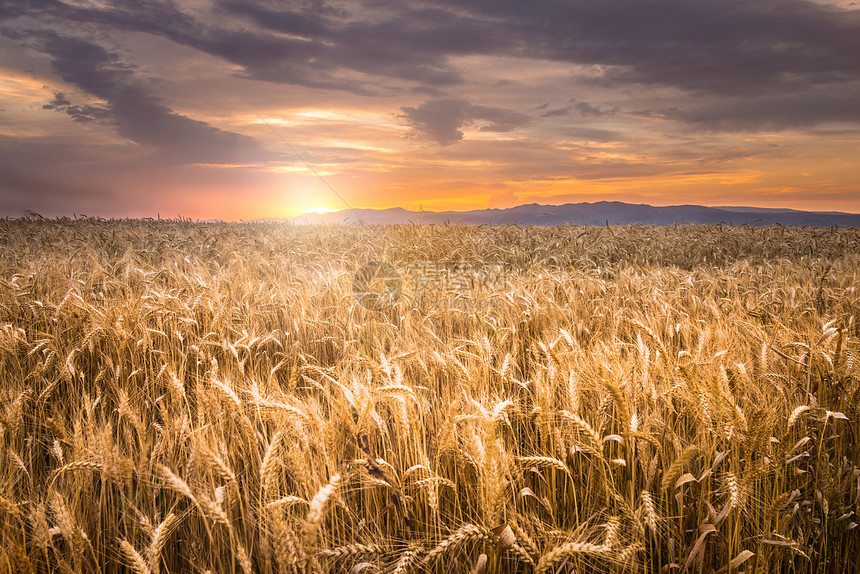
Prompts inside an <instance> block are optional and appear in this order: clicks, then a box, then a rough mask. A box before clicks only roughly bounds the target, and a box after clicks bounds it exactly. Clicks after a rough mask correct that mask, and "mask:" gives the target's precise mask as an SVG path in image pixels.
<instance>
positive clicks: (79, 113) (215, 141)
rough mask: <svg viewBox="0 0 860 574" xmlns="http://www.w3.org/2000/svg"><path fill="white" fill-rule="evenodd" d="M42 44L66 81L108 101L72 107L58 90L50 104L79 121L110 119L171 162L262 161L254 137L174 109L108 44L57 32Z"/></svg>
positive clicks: (124, 133)
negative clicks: (139, 77)
mask: <svg viewBox="0 0 860 574" xmlns="http://www.w3.org/2000/svg"><path fill="white" fill-rule="evenodd" d="M41 46H42V50H44V52H45V53H47V54H49V55H50V56H51V58H52V65H53V67H54V69H55V70H56V72H57V73H58V74H59V75H60V77H61V78H63V80H65V81H66V82H68V83H70V84H74V85H76V86H78V87H79V88H81V89H82V90H84V91H86V92H88V93H90V94H92V95H94V96H97V97H99V98H101V99H103V100H105V101H106V102H107V106H106V107H104V108H100V107H94V106H70V105H68V104H61V103H60V101H58V100H62V101H67V100H66V99H65V97H62V98H60V97H59V96H61V95H62V94H57V95H56V96H55V98H54V101H53V102H51V103H50V104H48V105H49V106H53V107H54V108H55V109H61V110H62V111H65V112H66V113H68V114H69V115H70V116H72V117H73V118H75V119H77V120H79V121H87V120H91V119H94V118H100V119H106V120H109V121H110V122H112V123H113V124H114V125H115V126H116V128H117V130H118V131H119V133H120V134H121V135H122V136H124V137H126V138H128V139H130V140H132V141H134V142H136V143H139V144H142V145H145V146H149V147H151V148H152V149H153V150H156V151H157V152H159V153H160V154H161V155H162V156H163V157H164V158H165V159H167V160H168V161H169V162H171V163H177V164H178V163H195V162H204V163H230V162H239V161H243V160H250V159H251V158H253V159H255V160H257V161H259V160H260V158H261V153H262V150H261V149H260V147H259V145H258V144H257V143H256V142H255V141H254V140H253V139H252V138H249V137H247V136H243V135H240V134H235V133H231V132H226V131H223V130H220V129H217V128H215V127H213V126H210V125H209V124H206V123H205V122H201V121H197V120H193V119H191V118H188V117H186V116H183V115H180V114H177V113H174V112H173V111H172V110H171V109H170V108H168V107H167V106H165V105H164V104H163V103H162V102H161V100H160V99H159V98H158V97H157V96H156V95H154V94H153V93H151V91H150V90H148V89H147V88H146V87H144V86H143V85H142V84H141V83H140V82H139V81H138V80H137V79H136V78H135V74H134V70H133V69H132V68H130V67H129V66H127V65H125V64H123V63H121V62H120V61H119V58H118V56H117V55H116V54H112V53H110V52H108V51H107V50H105V49H104V48H103V47H101V46H99V45H97V44H93V43H91V42H88V41H85V40H80V39H77V38H71V37H67V36H60V35H57V34H53V33H45V34H44V35H43V37H42V39H41ZM263 155H265V154H263Z"/></svg>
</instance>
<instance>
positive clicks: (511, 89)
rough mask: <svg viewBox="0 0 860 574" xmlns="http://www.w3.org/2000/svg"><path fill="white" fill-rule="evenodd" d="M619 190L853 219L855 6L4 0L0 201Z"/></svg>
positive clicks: (445, 205)
mask: <svg viewBox="0 0 860 574" xmlns="http://www.w3.org/2000/svg"><path fill="white" fill-rule="evenodd" d="M309 166H310V167H309ZM314 172H316V173H314ZM323 180H324V181H323ZM339 196H340V197H339ZM341 198H342V200H341ZM601 200H610V201H628V202H634V203H650V204H652V205H677V204H687V203H696V204H703V205H749V206H761V207H791V208H798V209H811V210H820V211H824V210H827V211H849V212H860V4H858V3H857V2H849V1H837V0H826V1H825V0H816V1H812V0H802V1H801V0H713V1H710V2H704V1H692V0H546V1H543V0H476V1H471V2H462V1H460V0H412V1H404V0H399V1H395V0H374V1H366V2H360V1H332V2H327V1H316V0H306V1H275V0H250V1H239V0H189V1H183V0H176V1H161V0H141V1H135V2H107V1H102V0H66V1H63V2H61V1H55V0H0V216H13V217H15V216H20V215H22V214H23V213H24V212H25V210H33V211H35V212H38V213H40V214H42V215H44V216H48V217H54V216H61V215H68V216H72V215H73V214H78V215H80V214H86V215H90V216H101V217H156V216H158V215H160V216H161V217H176V216H183V217H190V218H193V219H214V218H220V219H225V220H240V219H243V220H249V219H256V218H280V217H292V216H296V215H299V214H301V213H303V212H306V211H309V210H315V209H344V208H346V207H347V205H348V206H351V207H354V208H385V207H394V206H400V207H405V208H407V209H414V210H418V209H419V208H423V209H425V210H434V211H439V210H465V209H482V208H487V207H499V208H504V207H511V206H514V205H520V204H524V203H548V204H561V203H570V202H581V201H601Z"/></svg>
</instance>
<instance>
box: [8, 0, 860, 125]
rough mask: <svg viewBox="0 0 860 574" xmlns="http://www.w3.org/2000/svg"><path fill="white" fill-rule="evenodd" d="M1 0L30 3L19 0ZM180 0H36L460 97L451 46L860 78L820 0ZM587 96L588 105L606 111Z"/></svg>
mask: <svg viewBox="0 0 860 574" xmlns="http://www.w3.org/2000/svg"><path fill="white" fill-rule="evenodd" d="M2 6H3V8H2V10H5V11H6V12H7V13H8V14H9V15H13V16H14V15H20V14H23V13H24V11H23V9H22V8H20V7H19V4H17V3H12V2H7V3H5V4H3V5H2ZM180 6H181V5H179V4H176V3H173V2H160V1H156V0H148V1H144V2H135V3H124V4H119V5H113V6H109V7H105V8H76V7H72V6H70V5H64V4H58V3H55V2H49V1H44V2H35V1H32V0H31V2H30V3H29V5H28V10H29V12H28V13H29V14H32V15H37V14H38V13H39V12H42V13H44V14H47V15H53V16H56V17H58V18H62V19H69V20H76V21H80V22H87V23H97V24H101V25H103V26H105V27H106V28H108V29H118V30H132V31H141V32H147V33H151V34H156V35H160V36H163V37H166V38H169V39H170V40H172V41H174V42H178V43H180V44H183V45H187V46H191V47H193V48H195V49H198V50H201V51H204V52H206V53H208V54H212V55H215V56H218V57H221V58H223V59H225V60H228V61H230V62H232V63H234V64H236V65H238V66H241V68H242V72H241V74H242V75H244V76H246V77H249V78H255V79H260V80H266V81H273V82H284V83H290V84H298V85H304V86H309V87H316V88H325V89H337V90H347V91H350V92H352V93H358V94H367V95H371V94H379V93H391V92H390V90H392V89H393V88H392V87H391V86H390V85H387V84H385V83H384V82H379V81H377V80H375V79H374V78H390V79H396V80H401V81H406V82H412V83H414V84H416V86H415V88H413V89H419V90H423V91H424V92H426V93H433V91H434V90H448V91H447V92H446V93H447V94H448V97H451V94H452V90H453V91H454V92H455V91H456V86H458V85H459V84H461V83H462V82H463V81H464V78H463V71H462V70H458V69H457V68H456V66H455V65H454V64H453V63H452V58H454V57H460V56H469V55H493V56H513V57H520V58H522V57H525V58H536V59H545V60H552V61H557V62H569V63H571V64H576V65H587V66H592V67H593V68H592V71H591V72H589V73H583V75H582V76H581V77H580V78H579V80H580V81H582V82H586V83H590V84H592V85H596V86H604V87H615V86H622V87H623V86H630V85H636V84H640V85H657V86H670V87H675V88H678V89H680V90H684V91H687V92H693V93H696V94H710V95H717V96H729V97H731V96H738V95H742V96H745V97H747V96H750V95H763V94H777V93H779V94H804V93H807V91H808V88H809V87H810V86H816V85H838V84H844V83H848V82H852V81H857V80H860V10H852V11H844V10H836V9H834V8H830V7H826V6H822V5H819V4H816V3H814V2H811V1H809V0H755V1H748V0H721V1H720V2H689V1H685V0H605V1H601V2H595V1H593V0H555V1H549V0H547V1H543V2H538V3H535V2H530V1H526V0H509V1H508V2H492V1H478V2H470V3H465V4H464V3H461V2H459V1H455V0H425V1H420V0H419V1H416V2H409V3H404V2H399V1H398V2H395V1H393V0H377V1H375V2H364V3H362V2H348V1H346V2H343V1H342V2H323V1H318V0H308V1H296V2H289V3H278V2H263V1H256V2H239V1H238V0H220V1H218V2H216V4H215V8H214V10H213V11H211V12H208V13H196V12H192V11H189V10H185V11H183V10H182V9H181V7H180ZM437 93H439V92H437ZM453 95H454V96H456V94H455V93H454V94H453ZM586 105H590V106H592V108H593V109H592V108H586V107H585V106H586ZM575 107H576V108H577V109H578V111H579V112H580V114H582V115H585V116H591V117H600V113H601V112H603V113H605V110H602V109H601V108H600V107H599V106H595V105H594V104H584V103H579V104H577V105H576V106H575ZM763 112H764V113H765V114H767V110H763ZM558 113H559V114H560V113H561V112H558ZM778 116H779V114H777V117H775V118H774V120H775V122H774V123H779V122H778V120H779V117H778ZM678 119H682V120H683V116H678ZM852 121H853V120H852ZM454 131H455V132H456V128H455V130H454ZM450 134H451V131H450V130H448V135H449V136H450Z"/></svg>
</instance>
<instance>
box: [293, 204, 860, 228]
mask: <svg viewBox="0 0 860 574" xmlns="http://www.w3.org/2000/svg"><path fill="white" fill-rule="evenodd" d="M289 221H291V222H293V223H296V224H305V223H307V224H312V223H361V222H364V223H410V222H411V223H435V224H444V223H468V224H475V225H482V224H489V225H502V224H506V223H517V224H520V225H562V224H565V223H573V224H579V225H604V224H606V223H607V222H608V223H610V224H616V225H625V224H633V223H642V224H645V225H674V224H676V223H678V224H681V223H704V224H714V225H716V224H720V223H722V224H726V225H745V224H746V225H752V226H764V225H775V224H780V225H790V226H804V225H805V226H809V227H832V226H834V225H835V226H838V227H860V214H855V213H841V212H833V211H798V210H795V209H769V208H762V207H734V206H727V207H705V206H703V205H672V206H668V207H655V206H653V205H646V204H639V205H637V204H631V203H622V202H618V201H598V202H596V203H567V204H564V205H540V204H537V203H530V204H527V205H519V206H516V207H511V208H508V209H477V210H473V211H409V210H407V209H403V208H402V207H393V208H390V209H355V210H352V209H344V210H341V211H336V212H330V213H308V214H305V215H301V216H299V217H296V218H293V219H291V220H289Z"/></svg>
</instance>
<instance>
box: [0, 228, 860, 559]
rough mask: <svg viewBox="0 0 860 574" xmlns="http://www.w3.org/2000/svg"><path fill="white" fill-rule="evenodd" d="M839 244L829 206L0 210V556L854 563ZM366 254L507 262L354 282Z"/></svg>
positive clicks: (853, 256) (844, 272)
mask: <svg viewBox="0 0 860 574" xmlns="http://www.w3.org/2000/svg"><path fill="white" fill-rule="evenodd" d="M858 254H860V230H850V229H792V228H785V227H768V228H750V227H724V226H714V227H709V226H676V227H665V228H653V227H643V226H630V227H616V226H604V227H578V226H563V227H551V228H534V227H519V226H512V225H508V226H501V227H486V226H480V227H469V226H457V225H450V226H437V227H434V226H422V225H396V226H379V227H368V226H319V227H310V226H308V227H302V226H291V225H284V224H275V223H253V224H220V223H205V224H204V223H193V222H190V221H184V220H178V221H103V220H94V219H80V220H52V221H33V220H3V221H0V271H2V273H0V533H2V541H0V572H25V573H29V572H64V573H66V572H68V573H89V572H97V573H110V572H134V573H136V574H159V573H168V572H172V573H177V574H178V573H183V572H190V573H203V572H211V573H244V574H250V573H252V572H260V573H278V572H285V573H299V572H307V573H323V572H326V573H327V572H345V573H347V572H348V573H352V574H358V573H362V572H363V573H364V574H371V573H374V572H385V573H396V574H406V573H424V572H438V573H442V572H444V573H455V572H472V573H480V572H484V573H487V574H495V573H501V572H522V573H539V574H544V573H551V572H552V573H555V572H558V573H574V572H575V573H585V572H619V573H620V572H631V573H637V572H655V573H656V572H669V573H671V572H719V573H726V574H728V573H730V572H745V573H751V572H761V573H769V572H777V573H789V572H790V573H794V572H857V571H860V539H858V529H857V512H858V503H860V498H858V497H860V456H858V446H857V436H856V433H857V429H856V426H857V422H858V415H860V413H858V391H860V345H858V338H859V337H860V321H858V319H860V292H858V290H857V286H858V270H860V255H858ZM369 261H385V262H388V263H389V264H390V265H392V266H393V267H394V268H396V269H398V270H403V271H402V274H403V277H404V279H408V271H407V270H408V269H409V268H410V266H414V265H415V264H416V263H418V262H427V261H430V262H451V261H464V262H494V263H501V264H503V265H504V266H505V269H506V273H505V284H504V285H503V286H501V287H495V288H493V289H490V290H486V291H485V292H483V293H482V294H481V295H480V297H479V298H478V299H474V300H471V301H470V300H469V299H468V297H466V296H462V294H459V295H461V297H460V298H459V299H457V300H458V301H460V302H465V304H463V305H451V306H447V307H445V308H442V307H432V306H430V307H427V306H416V305H414V304H413V302H414V300H415V296H416V294H417V291H418V290H419V288H420V287H419V286H417V285H413V284H412V283H411V282H410V281H408V280H405V281H404V285H403V291H402V293H401V297H400V298H399V299H397V300H396V301H394V302H393V304H392V305H391V306H389V307H385V308H380V309H371V308H366V307H364V306H362V305H361V304H359V301H358V300H357V299H356V297H355V295H354V293H353V289H354V285H353V277H354V274H355V272H356V270H357V269H358V268H360V267H361V266H362V265H363V264H365V263H367V262H369ZM455 295H456V294H455ZM455 298H456V297H455ZM478 302H480V303H481V304H480V305H477V304H475V303H478Z"/></svg>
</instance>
